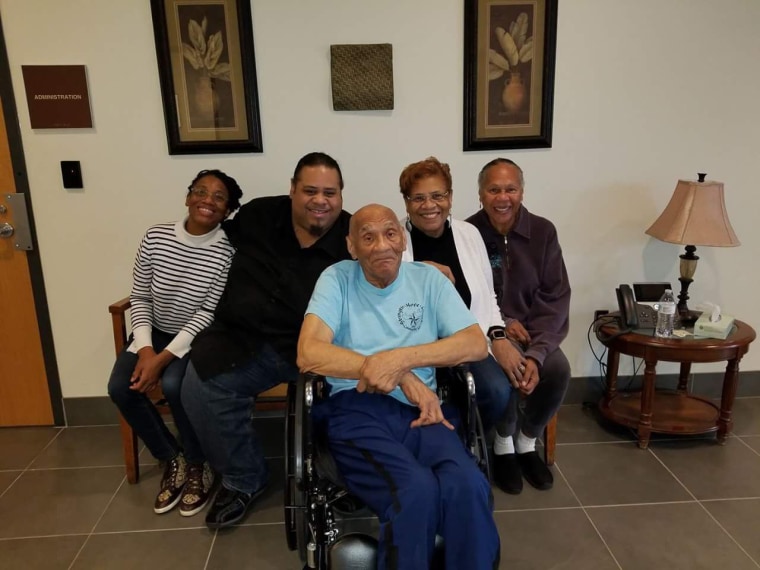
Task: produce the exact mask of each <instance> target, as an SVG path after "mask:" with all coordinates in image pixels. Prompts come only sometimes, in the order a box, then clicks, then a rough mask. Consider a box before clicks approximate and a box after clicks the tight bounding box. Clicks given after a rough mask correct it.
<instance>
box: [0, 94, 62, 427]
mask: <svg viewBox="0 0 760 570" xmlns="http://www.w3.org/2000/svg"><path fill="white" fill-rule="evenodd" d="M3 103H4V102H3V99H2V97H0V234H1V233H2V229H3V228H6V230H7V228H8V226H6V225H5V224H10V225H11V226H16V225H17V224H18V223H19V222H18V221H17V220H16V218H14V210H17V209H18V208H14V205H13V204H12V203H11V201H10V200H8V198H7V195H8V194H16V180H15V176H14V171H13V165H12V162H11V152H10V144H9V138H8V131H9V129H6V123H5V113H4V112H3ZM29 255H30V254H29V253H27V252H26V251H24V250H20V249H17V248H16V247H15V246H14V239H13V236H10V237H0V426H28V425H52V424H53V423H54V418H53V406H52V404H51V397H50V388H49V385H48V375H47V372H46V364H45V358H44V354H43V348H42V340H41V335H40V326H39V319H38V314H37V310H36V308H35V299H34V293H33V284H32V278H31V272H30V263H29V259H28V257H29ZM54 360H55V359H53V361H54ZM56 381H57V378H56Z"/></svg>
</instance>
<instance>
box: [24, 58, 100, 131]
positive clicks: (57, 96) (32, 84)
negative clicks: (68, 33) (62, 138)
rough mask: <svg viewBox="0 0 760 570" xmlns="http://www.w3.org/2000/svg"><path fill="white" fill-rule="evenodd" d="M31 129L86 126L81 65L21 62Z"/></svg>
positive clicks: (87, 100) (86, 105) (87, 117)
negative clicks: (25, 63)
mask: <svg viewBox="0 0 760 570" xmlns="http://www.w3.org/2000/svg"><path fill="white" fill-rule="evenodd" d="M21 71H22V72H23V74H24V87H25V88H26V102H27V104H28V105H29V118H30V119H31V121H32V128H33V129H90V128H92V115H90V96H89V94H88V91H87V73H86V71H85V67H84V65H22V66H21Z"/></svg>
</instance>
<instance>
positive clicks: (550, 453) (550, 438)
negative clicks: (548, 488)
mask: <svg viewBox="0 0 760 570" xmlns="http://www.w3.org/2000/svg"><path fill="white" fill-rule="evenodd" d="M556 450H557V414H554V417H552V419H551V420H549V423H548V424H546V430H545V431H544V461H545V462H546V464H547V465H554V453H555V452H556Z"/></svg>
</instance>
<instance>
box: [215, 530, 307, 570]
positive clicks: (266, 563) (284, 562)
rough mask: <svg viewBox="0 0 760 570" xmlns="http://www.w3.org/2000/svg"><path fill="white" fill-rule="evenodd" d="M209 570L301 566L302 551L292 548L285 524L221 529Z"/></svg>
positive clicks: (270, 569) (279, 569) (272, 569)
mask: <svg viewBox="0 0 760 570" xmlns="http://www.w3.org/2000/svg"><path fill="white" fill-rule="evenodd" d="M207 568H208V570H226V569H228V568H236V569H239V570H245V569H250V570H287V569H293V570H296V569H298V570H300V569H301V568H303V562H301V560H300V559H299V557H298V552H291V551H290V550H288V547H287V543H286V541H285V527H284V525H282V524H262V525H251V526H243V527H240V528H236V529H234V530H233V531H231V532H220V533H219V534H218V535H217V537H216V540H215V541H214V548H213V550H212V551H211V556H210V557H209V561H208V566H207Z"/></svg>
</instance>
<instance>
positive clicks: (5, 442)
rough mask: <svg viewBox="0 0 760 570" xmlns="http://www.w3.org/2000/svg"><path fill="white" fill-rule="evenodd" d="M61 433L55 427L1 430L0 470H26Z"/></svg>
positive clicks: (59, 429)
mask: <svg viewBox="0 0 760 570" xmlns="http://www.w3.org/2000/svg"><path fill="white" fill-rule="evenodd" d="M59 431H61V428H53V427H50V428H48V427H27V428H0V469H25V468H26V467H27V466H28V465H29V464H30V463H31V462H32V460H33V459H34V458H35V457H37V455H38V454H39V453H40V451H42V450H43V449H44V448H45V446H46V445H47V444H48V443H50V441H51V440H52V439H53V438H54V437H55V436H56V435H57V434H58V432H59Z"/></svg>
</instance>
